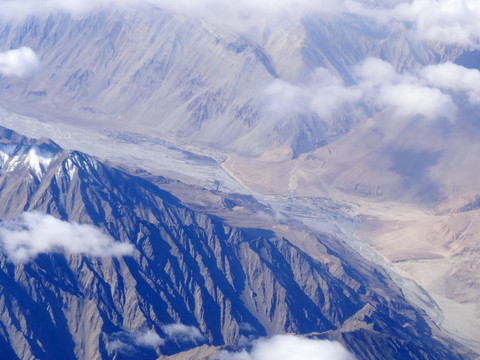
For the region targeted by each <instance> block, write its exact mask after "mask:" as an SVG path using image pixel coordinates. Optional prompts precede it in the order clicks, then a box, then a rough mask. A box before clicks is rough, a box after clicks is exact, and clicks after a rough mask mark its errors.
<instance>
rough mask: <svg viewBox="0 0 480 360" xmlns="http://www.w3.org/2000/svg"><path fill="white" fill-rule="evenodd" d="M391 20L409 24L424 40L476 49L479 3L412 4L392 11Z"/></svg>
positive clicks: (424, 0)
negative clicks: (392, 18)
mask: <svg viewBox="0 0 480 360" xmlns="http://www.w3.org/2000/svg"><path fill="white" fill-rule="evenodd" d="M391 12H392V17H394V18H396V19H399V20H401V21H407V22H411V23H413V25H414V27H415V30H416V33H417V35H418V36H419V37H421V38H424V39H426V40H430V41H434V42H440V43H446V44H459V45H463V46H475V47H478V46H479V45H480V43H479V40H480V2H478V0H414V1H409V2H403V3H401V4H398V5H397V6H395V7H394V8H393V10H392V11H391Z"/></svg>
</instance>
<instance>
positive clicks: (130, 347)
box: [108, 323, 205, 353]
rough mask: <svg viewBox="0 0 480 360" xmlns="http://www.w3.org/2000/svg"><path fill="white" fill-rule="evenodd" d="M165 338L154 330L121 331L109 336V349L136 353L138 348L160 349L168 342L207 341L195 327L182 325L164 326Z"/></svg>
mask: <svg viewBox="0 0 480 360" xmlns="http://www.w3.org/2000/svg"><path fill="white" fill-rule="evenodd" d="M162 331H163V332H164V334H165V336H164V337H160V335H158V334H157V333H156V332H155V331H153V330H136V331H133V332H128V331H119V332H116V333H113V334H112V335H110V336H109V342H108V347H109V349H110V350H112V351H117V352H120V353H135V352H136V350H137V348H138V347H144V348H158V347H161V346H163V345H165V343H166V342H167V341H175V342H177V343H182V342H196V341H202V340H205V338H204V337H203V335H202V334H201V333H200V331H199V330H198V329H197V328H196V327H195V326H187V325H183V324H180V323H177V324H168V325H167V324H166V325H162Z"/></svg>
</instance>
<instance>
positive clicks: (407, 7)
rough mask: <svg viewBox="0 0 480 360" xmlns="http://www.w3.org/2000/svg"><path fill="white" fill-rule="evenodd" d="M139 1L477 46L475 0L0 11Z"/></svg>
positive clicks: (220, 15)
mask: <svg viewBox="0 0 480 360" xmlns="http://www.w3.org/2000/svg"><path fill="white" fill-rule="evenodd" d="M144 3H150V4H153V5H156V6H159V7H161V8H165V9H169V10H172V11H175V12H179V13H182V14H185V15H187V16H192V17H199V18H203V19H207V20H210V21H214V22H220V23H222V24H224V25H227V26H230V27H233V28H235V29H236V30H248V29H250V28H252V27H262V26H264V25H268V24H272V23H279V22H281V21H284V20H286V19H292V18H294V17H301V16H304V15H308V14H314V13H338V14H341V13H344V14H353V15H356V16H359V17H363V18H366V19H368V21H369V22H372V21H373V22H377V23H381V24H388V23H391V22H403V23H406V24H408V27H409V28H411V29H412V32H413V33H414V34H415V36H416V37H417V38H419V39H423V40H428V41H433V42H439V43H443V44H459V45H462V46H471V47H479V46H480V5H479V3H478V1H477V0H410V1H407V0H383V1H375V0H362V1H360V0H319V1H312V0H264V1H258V0H196V1H193V0H177V1H167V0H83V1H76V0H22V1H18V0H2V1H0V14H1V15H0V16H3V17H18V16H25V15H28V14H32V13H41V12H44V13H45V12H51V11H57V10H62V11H68V12H70V13H73V14H81V13H84V12H86V11H90V10H95V9H98V8H101V7H103V8H109V9H111V8H113V7H114V6H117V7H121V8H124V9H129V8H132V7H134V6H135V5H139V4H144Z"/></svg>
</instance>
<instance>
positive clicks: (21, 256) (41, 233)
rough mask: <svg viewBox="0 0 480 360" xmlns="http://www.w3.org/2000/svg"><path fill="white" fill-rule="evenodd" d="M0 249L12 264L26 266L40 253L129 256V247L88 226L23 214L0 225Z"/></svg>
mask: <svg viewBox="0 0 480 360" xmlns="http://www.w3.org/2000/svg"><path fill="white" fill-rule="evenodd" d="M0 247H1V249H2V250H3V251H4V252H5V253H6V254H7V255H8V257H9V258H10V259H11V260H13V261H14V262H19V263H22V262H27V261H29V260H31V259H32V258H34V257H35V256H37V255H38V254H41V253H53V252H66V253H69V254H84V255H88V256H96V257H105V256H123V255H131V254H132V252H133V250H134V248H133V245H131V244H127V243H119V242H115V241H114V240H113V239H112V238H111V237H109V236H108V235H106V234H105V233H103V232H102V231H100V230H99V229H98V228H95V227H93V226H91V225H83V224H77V223H69V222H65V221H61V220H58V219H56V218H54V217H53V216H50V215H43V214H40V213H36V212H34V213H29V212H25V213H23V214H22V215H20V216H19V217H18V218H17V219H16V220H14V221H8V220H5V221H2V222H1V223H0Z"/></svg>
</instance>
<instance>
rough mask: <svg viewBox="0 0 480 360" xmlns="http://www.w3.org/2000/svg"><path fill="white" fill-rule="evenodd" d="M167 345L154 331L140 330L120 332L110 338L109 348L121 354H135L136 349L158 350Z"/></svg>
mask: <svg viewBox="0 0 480 360" xmlns="http://www.w3.org/2000/svg"><path fill="white" fill-rule="evenodd" d="M163 344H165V340H164V339H162V338H161V337H160V336H159V335H158V334H157V333H156V332H154V331H152V330H143V331H142V330H138V331H134V332H132V333H129V332H126V331H120V332H117V333H114V334H112V335H111V336H110V339H109V342H108V347H109V349H110V350H112V351H117V352H120V353H126V352H127V353H133V352H135V348H136V347H146V348H158V347H159V346H162V345H163Z"/></svg>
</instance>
